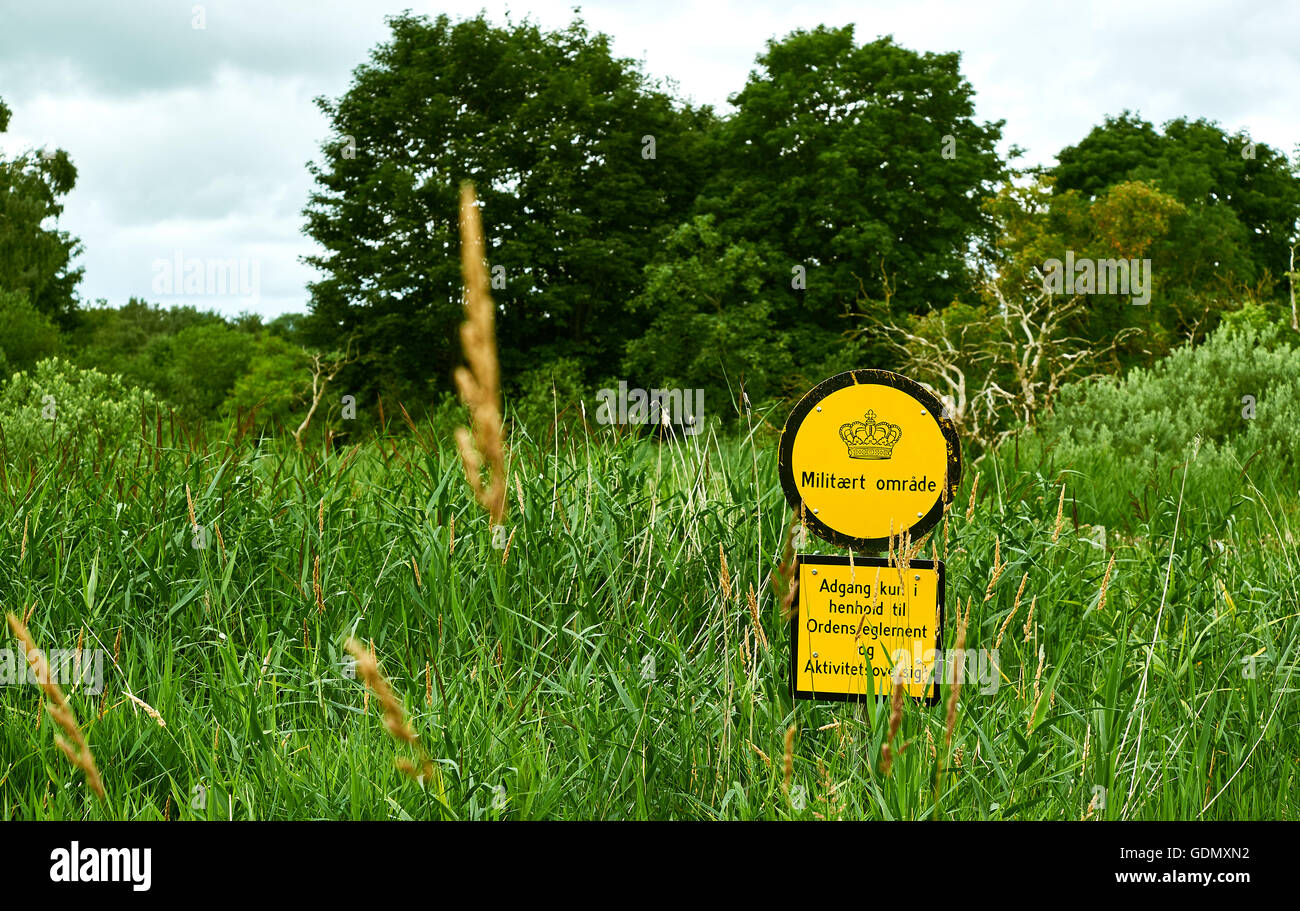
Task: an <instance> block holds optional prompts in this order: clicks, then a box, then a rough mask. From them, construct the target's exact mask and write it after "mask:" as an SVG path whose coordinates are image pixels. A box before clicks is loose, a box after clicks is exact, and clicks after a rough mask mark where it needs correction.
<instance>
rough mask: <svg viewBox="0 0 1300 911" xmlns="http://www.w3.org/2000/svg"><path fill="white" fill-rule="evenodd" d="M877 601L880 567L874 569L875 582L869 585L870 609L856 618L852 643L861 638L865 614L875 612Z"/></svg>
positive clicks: (865, 619) (865, 621)
mask: <svg viewBox="0 0 1300 911" xmlns="http://www.w3.org/2000/svg"><path fill="white" fill-rule="evenodd" d="M878 600H880V567H879V566H877V567H876V581H875V582H873V583H872V585H871V607H870V608H869V609H868V610H867V611H865V612H864V613H863V614H862V616H860V617H858V628H857V629H856V630H854V632H853V641H854V642H856V641H858V640H859V639H861V638H862V630H863V627H865V626H866V623H867V614H868V613H874V612H875V610H876V602H877V601H878Z"/></svg>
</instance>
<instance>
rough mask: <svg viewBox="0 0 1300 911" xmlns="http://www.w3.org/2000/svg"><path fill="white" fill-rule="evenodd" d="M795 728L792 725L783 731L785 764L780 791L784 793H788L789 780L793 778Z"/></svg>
mask: <svg viewBox="0 0 1300 911" xmlns="http://www.w3.org/2000/svg"><path fill="white" fill-rule="evenodd" d="M795 729H796V728H795V726H794V725H793V724H792V725H790V727H788V728H786V731H785V762H784V765H783V766H782V768H783V769H784V777H783V779H782V781H781V789H782V790H783V791H785V793H787V794H789V793H790V779H792V778H793V777H794V732H795Z"/></svg>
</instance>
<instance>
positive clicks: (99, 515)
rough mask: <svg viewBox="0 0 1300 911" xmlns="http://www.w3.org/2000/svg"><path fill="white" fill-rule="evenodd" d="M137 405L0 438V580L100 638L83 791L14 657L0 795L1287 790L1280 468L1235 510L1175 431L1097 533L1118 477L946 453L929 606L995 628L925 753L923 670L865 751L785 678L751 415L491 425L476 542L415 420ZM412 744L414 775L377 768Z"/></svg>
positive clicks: (776, 551)
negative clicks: (985, 666) (982, 662)
mask: <svg viewBox="0 0 1300 911" xmlns="http://www.w3.org/2000/svg"><path fill="white" fill-rule="evenodd" d="M145 426H146V429H147V431H148V432H147V433H146V434H143V435H139V436H138V437H137V438H136V439H135V440H134V441H133V442H132V443H131V445H129V446H127V447H126V448H124V449H123V450H121V451H120V452H118V453H116V454H115V453H114V451H113V450H112V449H111V448H109V449H102V450H101V449H100V448H99V447H97V446H96V445H94V442H93V440H91V441H90V442H83V443H81V444H79V445H78V444H72V443H64V444H61V445H58V446H52V447H50V448H47V449H46V450H44V451H34V452H31V453H27V454H24V455H21V456H20V455H19V454H16V453H6V455H5V459H4V461H3V463H2V464H3V466H4V471H3V474H0V521H3V526H4V528H5V529H6V532H5V534H4V537H3V541H2V542H0V566H2V567H3V570H4V571H3V573H0V597H2V599H3V607H4V610H5V611H8V612H12V613H14V614H16V615H18V616H19V617H23V616H25V617H27V618H28V619H27V626H28V628H29V630H30V632H31V635H32V637H33V638H34V640H35V641H36V643H37V644H38V645H39V646H41V647H42V648H46V649H52V648H75V647H76V646H77V645H78V643H83V647H86V648H103V649H105V650H106V651H107V652H108V654H109V655H111V656H112V658H111V659H110V660H109V661H108V662H107V666H106V673H105V678H106V679H105V687H104V692H103V693H102V695H100V696H94V695H90V694H87V693H85V692H84V691H83V690H84V688H82V687H73V688H70V693H69V701H70V704H71V706H72V708H73V710H74V711H75V713H76V716H77V718H78V719H79V721H80V724H81V729H82V730H83V731H84V733H85V737H86V740H87V741H88V742H89V745H90V748H91V750H92V751H93V753H94V757H95V760H96V763H97V765H98V768H99V771H100V772H101V774H102V776H103V781H104V786H105V789H106V792H107V797H106V799H104V800H100V799H98V798H96V797H95V796H94V795H93V794H92V793H90V791H89V790H88V789H87V786H86V782H85V780H84V778H83V776H82V774H81V773H80V772H79V771H78V770H77V769H75V768H74V767H72V766H71V765H70V764H69V763H68V761H67V759H66V758H65V757H64V755H63V754H62V753H60V751H59V750H58V749H57V748H56V746H55V744H54V740H53V735H54V728H55V725H54V724H53V723H52V722H51V720H50V718H48V717H45V714H46V713H45V711H44V709H43V708H42V702H43V697H42V693H41V691H40V689H39V688H37V687H35V686H30V685H24V684H19V685H11V686H5V687H2V688H0V818H4V819H74V820H78V819H163V818H170V819H190V818H196V817H197V818H213V819H374V818H400V819H407V818H412V819H484V818H487V819H496V818H509V819H535V818H563V819H663V818H692V819H751V818H759V819H785V818H814V817H826V818H872V819H880V818H883V819H1020V818H1033V819H1071V820H1078V819H1081V818H1088V819H1092V820H1097V819H1153V818H1159V819H1197V818H1204V819H1266V818H1280V819H1296V818H1297V817H1300V786H1298V785H1300V733H1298V732H1297V722H1298V721H1300V710H1298V709H1297V704H1296V700H1295V689H1296V682H1297V681H1296V679H1294V670H1295V668H1296V664H1297V654H1296V650H1297V641H1298V639H1300V616H1298V610H1297V604H1298V599H1297V588H1296V581H1295V580H1296V577H1297V566H1296V562H1297V548H1296V542H1295V537H1294V535H1295V528H1294V524H1295V522H1296V516H1297V513H1296V506H1295V498H1294V496H1293V494H1292V492H1291V491H1289V490H1288V491H1285V492H1284V491H1282V490H1279V489H1277V488H1276V486H1275V485H1272V484H1265V485H1263V486H1264V489H1259V488H1257V487H1256V484H1255V482H1254V480H1253V479H1252V473H1251V470H1250V469H1249V468H1247V469H1246V470H1245V471H1244V472H1242V473H1241V474H1240V476H1239V477H1237V478H1236V481H1235V483H1236V488H1235V490H1233V491H1232V497H1233V502H1234V504H1235V505H1234V510H1233V513H1232V521H1231V522H1230V523H1225V520H1224V516H1223V515H1222V513H1221V512H1220V511H1218V510H1217V509H1208V508H1206V507H1205V506H1204V505H1203V504H1204V503H1205V502H1206V494H1207V492H1206V491H1204V490H1199V489H1196V488H1195V487H1193V486H1191V485H1186V486H1184V484H1182V483H1181V482H1182V480H1183V477H1184V473H1183V471H1182V468H1183V466H1184V465H1185V464H1186V463H1187V461H1188V460H1189V459H1193V458H1194V457H1195V453H1194V451H1193V449H1192V448H1189V449H1188V450H1187V451H1186V452H1182V453H1171V454H1170V459H1171V462H1172V463H1173V464H1175V466H1177V467H1176V469H1175V470H1174V471H1173V472H1170V473H1169V474H1168V477H1167V479H1166V481H1165V482H1163V483H1161V484H1158V485H1156V486H1155V487H1154V488H1151V489H1149V490H1146V491H1145V493H1144V494H1143V497H1144V499H1143V503H1144V506H1143V508H1142V510H1141V511H1140V514H1135V515H1134V516H1132V517H1131V521H1129V522H1128V523H1127V527H1126V528H1125V529H1124V530H1123V531H1122V532H1118V531H1112V533H1111V534H1110V535H1109V537H1108V539H1107V541H1106V548H1105V549H1102V548H1100V547H1098V546H1097V544H1096V543H1093V542H1090V540H1089V538H1090V537H1094V532H1093V529H1091V528H1090V527H1088V524H1087V523H1088V521H1089V518H1090V516H1091V515H1092V512H1090V510H1092V509H1093V506H1092V503H1093V500H1094V499H1096V498H1097V497H1099V496H1101V495H1102V494H1104V496H1106V497H1108V498H1109V497H1112V496H1113V494H1114V492H1115V491H1116V490H1119V489H1127V488H1128V487H1131V486H1133V485H1134V484H1135V483H1137V482H1136V480H1135V479H1134V478H1132V477H1129V476H1126V475H1124V474H1120V473H1116V474H1113V475H1109V476H1091V477H1090V476H1084V475H1080V474H1079V473H1077V472H1074V471H1072V470H1070V468H1069V466H1055V467H1054V468H1053V470H1052V473H1051V474H1050V475H1049V474H1047V473H1046V471H1045V469H1044V468H1043V466H1042V465H1041V464H1040V465H1038V466H1033V465H1029V464H1027V463H1026V462H1021V463H1020V464H1019V465H1018V466H1015V467H1011V466H1012V463H1010V462H1006V461H1005V460H998V461H997V462H994V461H993V460H985V461H984V462H982V463H981V464H980V465H979V466H977V468H976V470H968V471H967V475H966V478H965V479H964V481H963V487H962V491H961V493H960V494H959V496H958V498H957V500H956V501H955V503H954V505H953V506H952V508H951V509H950V513H949V521H948V523H947V538H946V543H945V540H944V533H943V527H944V526H943V525H941V526H940V527H939V529H937V530H936V531H935V533H934V535H933V537H932V539H931V540H930V541H927V542H926V543H925V544H924V546H923V547H922V548H921V552H920V554H919V556H921V557H931V556H936V555H937V556H938V557H939V558H941V559H946V560H947V565H948V598H947V601H948V605H949V609H950V613H949V616H950V618H951V617H952V616H953V614H954V613H955V606H956V605H957V604H958V603H959V602H961V603H963V604H965V603H967V602H968V600H969V603H970V604H971V607H970V610H971V616H970V627H969V632H968V634H967V642H966V645H967V647H968V648H991V647H992V645H993V643H994V641H995V640H997V639H998V637H999V631H1000V630H1001V631H1002V638H1001V642H1000V645H999V653H1000V657H1001V677H1002V679H1001V681H1000V682H1001V686H1000V687H999V688H998V690H997V692H996V693H991V694H982V693H980V692H979V689H980V688H979V687H978V686H972V685H969V684H968V685H967V686H965V687H963V688H962V689H961V692H960V696H959V710H958V711H957V713H956V720H955V725H954V729H953V735H952V740H951V745H950V746H948V745H946V736H945V722H946V712H947V704H948V699H949V688H948V687H947V686H944V687H943V690H942V693H941V699H940V702H939V704H938V705H937V706H934V707H933V708H927V707H925V706H923V705H918V704H913V703H911V702H907V703H905V704H904V705H903V707H902V719H901V724H900V727H899V731H898V734H897V736H896V738H895V743H894V750H893V752H894V753H895V754H896V756H895V758H894V759H893V762H892V765H891V767H890V768H889V770H888V773H887V774H886V773H884V772H883V771H882V765H881V759H882V747H883V745H884V742H885V739H886V737H887V736H888V727H889V725H888V723H887V718H888V715H889V711H890V706H889V704H888V702H887V701H881V702H880V703H874V702H873V703H867V704H863V705H845V704H840V703H817V702H799V703H797V704H796V703H792V701H791V698H790V695H789V688H788V679H787V674H788V666H789V633H788V628H787V626H786V624H785V623H784V622H783V620H782V618H781V608H780V604H779V599H778V598H777V597H776V596H775V594H774V591H773V588H772V586H771V584H770V582H769V574H770V573H771V571H772V570H773V569H774V568H775V567H776V565H777V563H778V562H779V560H780V555H781V553H782V550H783V547H784V534H785V528H786V525H787V523H788V522H789V520H790V511H789V508H788V506H787V504H786V503H785V500H784V498H783V495H782V493H781V489H780V487H779V485H778V483H777V480H776V459H775V447H774V445H773V444H774V434H773V432H772V430H771V428H770V427H767V428H765V429H764V430H763V431H761V432H758V433H756V434H752V435H749V434H745V433H744V432H743V431H742V432H740V433H736V432H729V433H726V434H718V433H713V432H708V433H703V434H700V435H699V436H697V437H693V438H689V439H685V440H682V441H677V442H667V443H660V442H656V441H655V440H652V439H644V438H642V439H636V438H634V437H632V436H628V435H618V434H616V433H614V432H613V431H612V430H609V429H605V430H603V431H602V432H601V433H598V434H594V435H591V436H586V435H584V434H581V433H573V434H571V433H569V432H567V431H564V430H561V431H560V432H559V433H558V434H557V433H556V432H555V431H554V430H550V431H548V432H547V433H545V434H541V435H539V436H538V437H537V438H533V437H530V436H529V435H528V434H527V433H526V432H525V431H523V430H522V429H518V428H517V429H515V430H514V431H512V436H511V438H510V446H509V452H508V468H509V477H508V483H507V493H508V504H507V510H508V511H507V513H506V516H505V520H504V525H505V528H506V530H507V531H506V541H505V542H503V541H501V540H500V536H496V537H497V539H496V540H494V535H493V533H492V530H491V528H490V520H489V518H488V517H487V515H486V514H485V513H484V511H483V510H482V509H481V508H480V507H479V505H478V504H477V503H476V502H475V499H474V496H473V493H472V492H471V491H470V489H469V487H468V485H467V484H466V480H465V475H464V471H463V469H462V466H461V464H460V460H459V457H458V456H457V453H456V446H455V443H454V442H453V440H452V439H451V438H450V435H449V434H444V433H442V432H440V431H438V430H435V429H434V428H433V427H432V426H431V425H424V426H418V425H417V426H414V427H412V428H406V427H405V426H403V427H402V433H400V434H398V433H389V432H383V433H380V434H378V435H377V436H376V437H375V438H374V439H371V440H368V441H365V442H363V443H361V444H359V445H357V446H355V447H352V448H348V449H342V450H338V451H335V452H324V451H316V452H312V451H309V452H306V453H299V452H297V451H295V450H294V448H293V446H292V445H291V444H287V445H286V444H285V443H283V442H275V441H264V442H263V443H261V444H260V445H258V444H253V443H249V442H244V443H242V444H240V445H235V446H229V445H227V444H225V443H215V444H212V445H208V444H202V445H199V444H196V443H194V442H193V441H189V440H187V439H186V438H185V437H184V434H183V433H181V432H179V431H177V432H175V433H172V432H171V431H170V429H169V427H168V426H167V422H166V421H165V420H164V422H163V424H162V426H161V428H160V429H157V428H156V427H155V425H153V423H152V422H150V423H149V424H148V425H145ZM156 429H157V432H156V433H155V430H156ZM977 475H979V476H980V481H979V486H978V489H977V491H976V496H975V498H974V499H973V501H972V500H971V497H970V491H971V485H972V483H973V482H974V478H975V477H976V476H977ZM1143 483H1149V482H1148V481H1144V482H1143ZM1062 484H1064V486H1065V489H1066V491H1067V493H1066V497H1065V501H1064V507H1063V515H1062V517H1061V520H1060V523H1059V525H1058V521H1057V514H1058V503H1060V491H1061V485H1062ZM187 491H188V492H187ZM1214 493H1215V496H1216V497H1217V496H1220V495H1222V493H1223V491H1221V490H1217V489H1216V491H1214ZM191 500H192V509H193V517H191V515H190V510H191V503H190V502H189V501H191ZM972 502H973V506H970V504H971V503H972ZM968 506H970V509H969V516H968ZM192 522H193V523H194V524H197V525H198V526H200V527H201V528H202V530H203V533H202V534H201V535H196V533H195V530H194V528H193V527H192V524H191V523H192ZM503 543H504V544H505V546H504V547H502V546H500V545H502V544H503ZM196 544H202V545H205V546H200V547H196V546H195V545H196ZM805 550H807V551H809V552H820V553H836V552H842V551H837V550H836V549H834V548H831V547H829V546H826V545H822V544H820V543H819V542H818V541H817V539H815V538H810V539H809V541H808V547H807V548H805ZM936 552H937V553H936ZM995 553H996V554H998V555H999V556H1000V559H1001V561H1002V563H1003V564H1005V566H1004V568H1003V569H1002V571H1001V573H1000V575H999V578H998V581H997V583H996V584H995V585H994V586H993V588H992V591H991V593H990V594H989V595H988V597H987V598H986V597H985V595H986V592H987V591H988V586H989V581H990V579H991V578H992V576H993V573H994V567H993V561H994V558H995ZM724 557H725V561H726V567H727V569H726V571H725V573H724V570H723V563H722V561H723V559H724ZM1112 559H1113V561H1114V563H1113V568H1112V569H1111V572H1110V575H1109V578H1108V579H1107V580H1106V584H1105V586H1104V587H1105V597H1104V603H1102V589H1103V577H1104V576H1105V575H1106V572H1107V566H1108V564H1109V563H1110V561H1111V560H1112ZM1026 573H1027V574H1028V576H1027V579H1026V581H1025V583H1024V590H1023V594H1022V596H1021V597H1020V599H1019V602H1018V604H1017V603H1016V600H1017V599H1016V595H1017V590H1018V588H1019V586H1020V582H1021V580H1022V578H1024V577H1025V574H1026ZM751 589H752V591H753V593H754V596H755V598H756V604H757V616H758V618H759V620H760V622H761V624H762V627H763V634H764V635H763V636H756V631H755V626H754V619H753V613H752V612H751V609H750V607H749V604H748V595H749V592H750V590H751ZM1035 599H1036V600H1035ZM1031 603H1032V604H1033V605H1034V607H1033V615H1032V617H1030V616H1029V613H1030V605H1031ZM1013 604H1014V605H1015V615H1014V616H1011V617H1010V619H1009V620H1008V615H1009V614H1011V613H1012V610H1013ZM6 635H7V634H6ZM944 635H945V644H946V645H951V643H952V640H953V637H954V635H955V624H954V623H952V622H950V623H949V624H948V628H947V629H945V631H944ZM350 637H355V638H356V639H357V640H359V641H360V642H362V643H365V644H366V646H367V647H369V646H370V645H373V648H374V650H375V653H376V655H377V657H378V661H379V670H380V671H381V672H382V673H383V674H384V675H385V677H386V678H387V680H388V681H389V682H390V684H391V686H392V688H393V691H394V693H395V695H396V696H397V697H398V699H400V701H401V703H402V704H403V705H404V707H405V710H406V713H407V714H408V716H409V724H410V729H411V731H413V732H414V734H415V735H416V736H417V737H418V744H411V743H408V742H404V741H401V740H399V739H396V738H394V737H393V736H391V735H390V733H389V731H388V730H386V728H385V725H384V717H383V714H382V708H381V705H380V700H379V699H377V698H374V696H373V694H371V693H370V691H369V690H368V689H367V687H366V685H365V683H364V681H363V680H362V676H363V675H361V674H358V673H356V670H355V666H354V665H353V664H352V663H351V659H350V658H349V657H348V654H347V652H346V651H345V643H346V642H347V640H348V639H349V638H350ZM764 640H766V642H767V643H769V644H768V645H765V644H764ZM3 646H4V647H7V648H11V649H15V648H16V644H15V642H14V640H13V639H11V638H6V639H5V640H4V642H3ZM132 697H133V698H132ZM136 700H139V702H137V701H136ZM140 703H144V704H146V705H147V706H149V707H150V708H151V709H152V710H153V711H154V713H155V714H156V717H155V715H153V714H150V712H149V711H147V710H146V709H145V708H143V707H142V706H141V705H140ZM792 725H793V727H794V733H793V736H792V737H791V738H790V739H789V740H787V732H788V731H789V729H790V727H791V726H792ZM787 745H788V752H787ZM900 745H904V746H903V749H902V750H901V753H900V752H899V750H898V748H899V746H900ZM421 755H427V757H428V758H429V759H430V760H431V761H432V774H431V775H426V777H425V780H423V781H417V780H414V779H412V778H411V777H409V776H408V775H406V774H404V773H403V771H401V770H400V769H399V768H398V762H399V760H407V761H409V762H415V763H416V764H417V765H418V763H419V757H420V756H421ZM787 761H788V762H789V768H790V772H789V781H788V783H787V781H786V764H787ZM941 765H942V773H941V774H940V766H941ZM1103 789H1104V790H1103ZM801 798H802V799H801Z"/></svg>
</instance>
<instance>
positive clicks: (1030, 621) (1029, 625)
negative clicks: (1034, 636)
mask: <svg viewBox="0 0 1300 911" xmlns="http://www.w3.org/2000/svg"><path fill="white" fill-rule="evenodd" d="M1037 603H1038V596H1037V595H1034V597H1033V599H1032V600H1031V601H1030V602H1029V616H1028V617H1026V618H1025V639H1024V641H1025V642H1028V641H1029V635H1030V634H1031V633H1032V632H1033V631H1034V605H1035V604H1037Z"/></svg>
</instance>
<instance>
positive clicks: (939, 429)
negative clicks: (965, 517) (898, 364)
mask: <svg viewBox="0 0 1300 911" xmlns="http://www.w3.org/2000/svg"><path fill="white" fill-rule="evenodd" d="M777 471H778V474H779V476H780V478H781V487H782V488H783V489H784V490H785V496H786V499H787V500H789V501H790V505H791V506H792V507H794V510H795V513H796V515H799V516H800V517H801V519H802V520H803V522H804V523H805V524H806V525H807V527H808V530H809V531H811V532H812V533H813V534H815V535H817V536H818V537H820V538H823V539H825V540H826V541H829V542H830V543H831V544H834V545H836V546H839V547H847V548H850V549H853V550H863V551H883V550H885V549H886V548H887V547H888V546H889V539H890V538H891V537H893V538H898V537H900V536H902V535H903V533H904V532H910V533H911V539H912V540H913V541H915V540H917V539H918V538H920V537H921V535H923V534H925V533H926V532H927V531H929V530H930V529H931V528H933V527H934V525H935V523H937V522H938V521H939V519H940V518H941V517H942V516H943V510H944V505H945V504H946V503H947V502H949V501H950V500H951V499H952V497H953V495H954V494H955V493H956V492H957V484H958V482H959V481H960V480H961V447H960V445H959V443H958V440H957V430H956V428H955V427H954V426H953V424H952V421H950V420H949V419H948V418H946V417H944V415H943V405H942V404H941V403H940V402H939V400H938V399H937V398H935V397H934V395H933V394H932V393H930V392H929V391H927V390H926V389H925V388H924V387H923V386H921V385H920V384H919V383H917V382H915V381H914V380H911V379H908V378H907V377H905V376H902V375H900V374H897V373H891V372H889V371H888V370H850V371H848V372H847V373H841V374H838V375H836V376H833V377H831V378H830V379H828V380H824V381H823V382H821V383H819V384H818V385H816V386H815V387H813V389H812V390H811V391H809V392H808V394H807V395H805V396H804V397H803V398H802V399H800V400H799V403H798V404H797V405H795V407H794V410H793V411H791V412H790V417H789V418H788V419H787V420H786V424H785V429H784V430H782V431H781V446H780V452H779V455H778V461H777Z"/></svg>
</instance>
